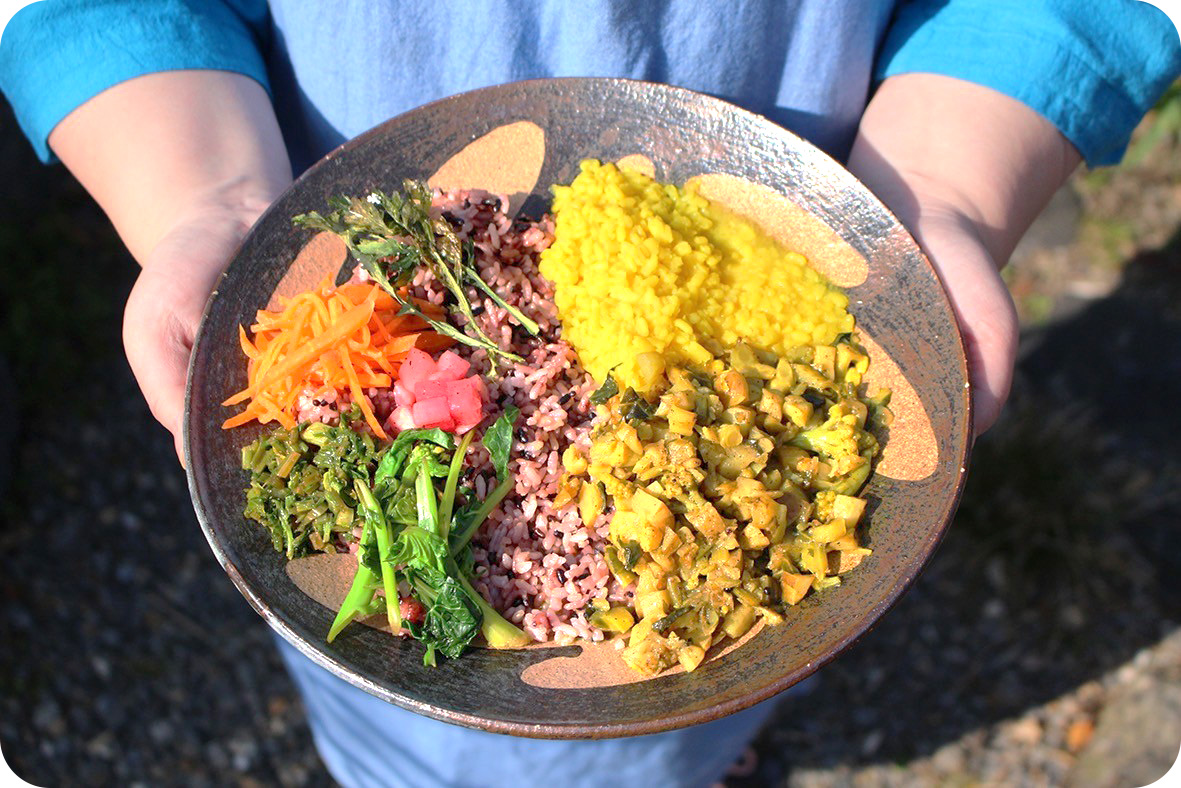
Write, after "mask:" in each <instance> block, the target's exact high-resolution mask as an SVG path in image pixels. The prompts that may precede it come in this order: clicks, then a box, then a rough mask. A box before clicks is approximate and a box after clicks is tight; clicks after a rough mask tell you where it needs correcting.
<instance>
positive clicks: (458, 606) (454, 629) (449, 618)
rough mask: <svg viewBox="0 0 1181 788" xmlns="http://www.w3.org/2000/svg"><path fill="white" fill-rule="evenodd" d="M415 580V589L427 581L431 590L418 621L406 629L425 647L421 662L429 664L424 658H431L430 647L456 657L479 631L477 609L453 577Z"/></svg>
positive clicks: (480, 618)
mask: <svg viewBox="0 0 1181 788" xmlns="http://www.w3.org/2000/svg"><path fill="white" fill-rule="evenodd" d="M416 581H417V582H416V583H415V588H416V589H417V588H419V587H421V586H423V585H426V584H428V583H430V584H431V588H430V591H431V592H432V593H433V599H432V600H431V603H430V606H429V607H428V608H427V612H426V616H424V617H423V621H422V624H421V625H411V629H410V631H411V634H413V635H414V637H415V638H417V639H418V640H420V641H422V643H423V644H424V645H425V646H426V647H427V656H426V658H425V659H424V662H425V663H426V664H428V665H429V664H431V663H430V662H428V661H427V660H428V659H430V658H432V657H433V655H432V654H431V651H432V650H434V649H437V650H438V651H439V653H441V654H442V655H443V656H445V657H447V658H448V659H458V658H459V657H460V656H461V655H462V654H463V652H464V651H465V650H466V649H467V647H468V645H469V644H470V643H471V642H472V640H473V639H474V638H475V637H476V635H477V634H479V632H480V623H481V621H482V619H483V616H482V615H481V612H480V608H479V607H477V606H476V605H475V604H474V603H473V602H472V601H471V600H470V599H469V598H468V595H467V593H466V592H465V591H464V588H463V586H462V585H460V583H459V581H457V580H456V579H455V578H453V577H448V576H446V575H444V576H441V577H438V578H435V577H426V576H421V577H419V578H416Z"/></svg>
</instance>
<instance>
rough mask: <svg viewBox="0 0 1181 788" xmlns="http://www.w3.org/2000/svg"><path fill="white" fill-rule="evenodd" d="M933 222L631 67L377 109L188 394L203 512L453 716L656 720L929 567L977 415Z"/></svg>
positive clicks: (283, 231)
mask: <svg viewBox="0 0 1181 788" xmlns="http://www.w3.org/2000/svg"><path fill="white" fill-rule="evenodd" d="M971 434H972V430H971V403H970V392H969V389H968V385H967V365H966V361H965V357H964V351H963V346H962V343H961V339H960V335H959V332H958V329H957V326H956V322H955V318H954V316H953V314H952V311H951V307H950V305H949V303H948V301H947V299H946V297H945V295H944V293H943V290H942V287H941V285H940V283H939V280H938V277H937V276H936V274H935V273H934V271H933V270H932V268H931V266H930V264H929V263H928V262H927V260H926V259H925V258H924V257H923V255H922V253H921V252H920V250H919V249H918V247H917V245H916V244H915V242H914V241H913V239H912V238H911V237H910V235H909V234H908V233H907V232H906V230H905V229H904V228H903V227H902V226H901V224H900V223H899V222H898V220H897V219H896V218H895V217H894V216H893V215H892V214H890V213H889V212H888V211H887V210H886V209H885V207H884V206H883V205H882V204H881V203H880V202H879V201H878V200H877V199H876V198H875V197H873V195H872V194H871V193H870V192H869V191H868V190H867V189H866V188H865V187H864V186H862V185H861V184H860V183H859V182H858V181H857V180H856V179H855V178H853V176H851V175H850V174H849V173H848V172H847V171H845V170H844V169H843V168H842V167H841V166H840V165H839V164H838V163H837V162H835V161H834V160H832V159H831V158H829V157H828V156H827V155H825V154H824V153H822V152H821V151H819V150H818V149H816V148H815V147H813V146H812V145H810V144H809V143H807V142H805V141H803V140H802V139H800V138H798V137H796V136H795V135H793V134H791V133H790V132H788V131H785V130H784V129H782V128H780V127H778V126H776V125H774V124H773V123H771V122H770V121H768V120H766V119H764V118H761V117H759V116H757V115H754V114H751V113H749V112H746V111H744V110H741V109H738V108H736V107H734V106H732V105H730V104H727V103H726V102H723V101H721V100H718V99H715V98H712V97H709V96H705V95H701V94H697V93H693V92H691V91H687V90H683V89H678V88H672V87H668V86H663V85H655V84H650V83H643V82H635V81H630V80H618V79H552V80H539V81H529V82H522V83H515V84H510V85H504V86H499V87H493V88H487V89H483V90H477V91H474V92H471V93H466V94H462V95H459V96H455V97H452V98H449V99H445V100H442V101H439V102H435V103H433V104H429V105H426V106H424V107H421V108H419V109H416V110H414V111H412V112H409V113H407V114H405V115H402V116H400V117H398V118H395V119H393V120H390V121H388V122H387V123H385V124H383V125H381V126H379V127H377V128H375V129H373V130H371V131H369V132H367V133H366V134H364V135H361V136H360V137H358V138H356V139H354V140H352V141H350V142H348V143H346V144H345V145H343V146H342V147H341V148H339V149H337V150H335V151H333V152H332V153H331V154H329V155H328V156H327V157H325V158H324V159H323V160H322V161H320V162H319V163H318V164H316V165H315V166H314V167H312V168H311V169H309V170H308V171H307V172H306V173H305V174H304V175H302V176H301V177H300V178H299V179H298V180H297V181H296V182H295V184H294V185H293V186H292V187H291V188H290V189H289V190H288V191H287V192H286V193H285V194H284V195H283V196H282V197H281V198H280V199H279V200H278V201H276V202H275V204H274V205H272V206H271V207H270V208H269V209H268V211H267V212H266V213H265V214H264V215H263V216H262V217H261V218H260V219H259V221H258V222H257V224H256V225H255V226H254V228H253V229H252V230H251V232H250V233H249V235H248V236H247V237H246V239H245V240H244V241H243V243H242V245H241V247H240V249H239V250H238V252H237V254H236V256H235V257H234V259H233V261H232V262H231V263H230V265H229V267H228V268H227V270H226V272H225V274H224V275H223V277H222V278H221V280H220V281H219V283H218V286H217V290H216V291H215V293H214V294H213V295H212V296H211V298H210V301H209V304H208V307H207V310H206V314H205V317H204V320H203V322H202V325H201V328H200V331H199V333H198V336H197V341H196V345H195V347H194V352H193V361H192V365H191V368H190V375H189V385H188V392H187V399H186V417H185V453H186V462H187V467H188V473H189V484H190V490H191V493H192V497H193V501H194V506H195V508H196V511H197V515H198V518H199V520H200V522H201V526H202V528H203V530H204V532H205V534H206V537H207V538H208V540H209V543H210V545H211V547H212V549H213V552H214V554H215V555H216V556H217V558H218V560H219V561H220V563H221V564H222V566H223V567H224V568H225V570H226V572H227V573H228V574H229V576H230V578H231V579H232V580H233V582H234V583H235V584H236V586H237V587H238V588H239V590H240V591H241V592H242V594H243V595H244V596H245V597H246V599H247V600H248V601H249V602H250V604H251V605H252V606H253V607H254V608H255V609H256V610H257V611H258V612H259V613H260V614H261V615H262V616H263V617H264V618H265V619H266V621H267V622H268V623H269V624H270V625H271V626H272V627H273V628H274V629H275V630H276V631H277V632H278V633H279V634H281V635H282V636H283V637H284V638H286V639H287V640H288V641H290V642H291V643H293V644H294V645H295V646H296V647H297V648H299V649H300V651H302V652H303V653H304V654H306V655H307V656H308V657H310V658H311V659H312V660H314V661H315V662H317V663H318V664H320V665H322V666H323V667H325V668H326V669H328V670H330V671H331V672H333V673H335V674H336V675H338V676H340V677H342V678H344V679H345V680H347V681H349V682H351V683H353V684H354V685H356V686H358V687H361V688H362V689H364V690H366V691H368V692H370V693H372V694H374V695H376V696H378V697H380V698H383V699H385V700H387V701H389V702H392V703H395V704H398V705H400V706H402V707H405V708H408V709H411V710H413V711H417V712H420V713H422V714H425V715H428V716H430V717H434V718H437V719H441V720H445V721H448V722H452V723H456V724H460V725H466V726H471V727H478V728H482V729H485V730H489V731H494V732H500V733H510V734H516V735H526V736H537V737H607V736H623V735H637V734H645V733H655V732H659V731H662V730H669V729H672V728H676V727H681V726H685V725H692V724H696V723H701V722H705V721H708V720H711V719H715V718H718V717H721V716H724V715H726V714H729V713H733V712H735V711H738V710H740V709H743V708H746V707H748V706H751V705H753V704H755V703H757V702H759V701H761V700H764V699H767V698H769V697H772V696H774V695H775V694H776V693H778V692H780V691H782V690H784V689H786V688H787V687H789V686H791V685H792V684H794V683H796V682H798V681H800V680H801V679H803V678H804V677H806V676H808V675H809V674H811V673H812V672H814V671H815V670H816V669H818V668H819V667H820V666H821V665H823V664H825V663H826V662H828V661H829V660H831V659H832V658H833V657H835V656H836V655H837V654H838V653H840V652H841V651H842V650H843V649H844V648H846V647H847V646H848V645H849V644H851V643H852V642H853V641H854V640H855V639H856V638H857V637H858V636H860V635H861V634H863V633H864V632H866V631H867V630H868V629H869V628H870V627H871V626H872V625H873V624H874V622H875V621H876V620H877V619H878V618H879V617H880V616H881V615H882V614H883V613H885V612H886V610H887V609H888V608H889V607H890V606H891V605H892V604H893V603H894V602H895V601H896V600H897V599H898V597H899V596H900V595H901V594H902V593H903V591H904V590H905V589H906V588H907V587H908V586H909V585H910V584H911V583H912V582H913V581H914V579H915V577H916V576H917V574H918V572H919V571H920V570H921V568H922V567H923V565H924V564H925V563H926V561H927V559H928V558H929V557H930V555H931V553H932V551H933V550H934V548H935V546H936V545H937V543H938V541H939V539H940V537H941V535H942V533H943V531H944V529H945V528H946V527H947V524H948V522H949V521H950V519H951V516H952V514H953V512H954V509H955V506H956V503H957V501H958V498H959V494H960V490H961V488H962V484H963V478H964V473H965V467H966V463H967V458H968V453H969V449H970V445H971V440H970V436H971Z"/></svg>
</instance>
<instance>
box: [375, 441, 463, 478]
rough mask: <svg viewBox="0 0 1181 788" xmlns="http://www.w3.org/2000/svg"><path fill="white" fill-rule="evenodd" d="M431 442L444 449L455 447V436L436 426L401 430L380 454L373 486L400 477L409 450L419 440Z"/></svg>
mask: <svg viewBox="0 0 1181 788" xmlns="http://www.w3.org/2000/svg"><path fill="white" fill-rule="evenodd" d="M423 441H425V442H427V443H433V444H435V445H436V446H440V447H442V448H444V449H453V448H455V438H454V437H452V435H451V433H449V432H447V431H446V430H441V429H439V428H437V427H435V428H432V429H413V430H402V431H401V432H399V433H398V435H397V437H395V438H394V440H393V442H392V443H390V445H389V448H388V449H386V451H385V454H383V455H382V458H381V462H379V463H378V464H377V470H376V471H375V472H374V474H373V486H374V487H375V488H376V487H378V486H382V485H389V484H390V483H391V482H393V481H394V480H396V479H398V478H400V476H401V473H402V469H403V468H404V467H405V464H406V460H407V459H408V458H409V457H410V453H411V451H412V450H413V449H414V448H415V446H416V445H417V444H418V443H420V442H423Z"/></svg>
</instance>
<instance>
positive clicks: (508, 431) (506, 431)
mask: <svg viewBox="0 0 1181 788" xmlns="http://www.w3.org/2000/svg"><path fill="white" fill-rule="evenodd" d="M519 415H521V411H520V409H519V408H517V407H516V406H515V405H509V406H508V407H507V408H505V409H504V413H502V414H500V418H498V419H497V420H496V421H495V422H494V423H493V424H492V426H491V427H489V428H488V430H487V431H486V432H485V433H484V437H483V438H482V439H481V441H480V442H481V443H483V444H484V448H486V449H487V450H488V454H489V455H490V456H491V457H492V467H493V468H495V469H496V478H497V479H499V480H501V481H503V480H505V479H507V478H508V461H509V453H510V452H511V450H512V447H513V427H514V426H516V423H517V417H518V416H519Z"/></svg>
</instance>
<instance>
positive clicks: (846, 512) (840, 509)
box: [832, 494, 865, 528]
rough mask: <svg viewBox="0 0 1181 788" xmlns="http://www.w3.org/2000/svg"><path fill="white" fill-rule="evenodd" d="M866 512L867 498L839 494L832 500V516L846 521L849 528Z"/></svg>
mask: <svg viewBox="0 0 1181 788" xmlns="http://www.w3.org/2000/svg"><path fill="white" fill-rule="evenodd" d="M864 512H865V499H864V498H854V497H853V496H852V495H839V494H838V495H837V496H835V497H834V498H833V501H832V516H833V518H834V519H836V518H840V519H842V520H844V521H845V523H846V524H847V525H848V527H849V528H852V527H853V526H855V525H857V523H858V522H859V521H860V520H861V515H862V514H863V513H864Z"/></svg>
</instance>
